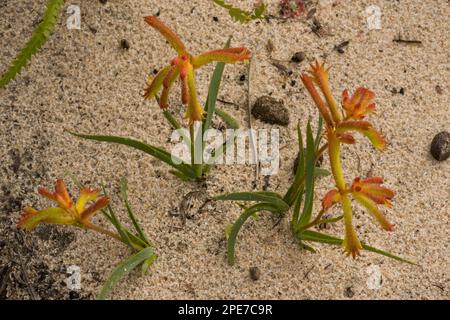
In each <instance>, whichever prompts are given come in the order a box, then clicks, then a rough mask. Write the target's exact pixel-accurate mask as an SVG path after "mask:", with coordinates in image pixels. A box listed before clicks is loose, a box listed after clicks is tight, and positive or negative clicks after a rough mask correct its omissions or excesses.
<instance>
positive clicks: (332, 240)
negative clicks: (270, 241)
mask: <svg viewBox="0 0 450 320" xmlns="http://www.w3.org/2000/svg"><path fill="white" fill-rule="evenodd" d="M298 237H299V238H300V240H305V241H313V242H320V243H327V244H333V245H338V246H340V245H342V242H343V241H344V240H342V239H339V238H336V237H333V236H330V235H327V234H324V233H320V232H317V231H312V230H305V231H303V232H301V233H300V234H298ZM361 245H362V247H363V249H365V250H367V251H370V252H374V253H378V254H380V255H383V256H385V257H388V258H391V259H394V260H397V261H400V262H405V263H409V264H412V265H417V263H414V262H411V261H409V260H406V259H404V258H401V257H399V256H396V255H394V254H392V253H390V252H387V251H383V250H380V249H377V248H374V247H371V246H368V245H366V244H364V243H361Z"/></svg>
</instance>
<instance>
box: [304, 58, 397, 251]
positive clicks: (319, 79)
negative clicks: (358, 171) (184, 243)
mask: <svg viewBox="0 0 450 320" xmlns="http://www.w3.org/2000/svg"><path fill="white" fill-rule="evenodd" d="M328 70H329V69H326V68H325V64H324V63H323V64H319V63H318V62H316V63H315V64H311V68H310V70H309V72H308V73H303V74H302V75H301V80H302V82H303V84H304V85H305V87H306V89H307V90H308V92H309V94H310V96H311V97H312V99H313V100H314V103H315V104H316V106H317V108H318V109H319V112H320V114H321V115H322V117H323V119H324V121H325V124H326V138H327V140H328V154H329V157H330V165H331V171H332V173H333V177H334V180H335V183H336V189H333V190H331V191H329V192H328V193H327V194H326V195H325V197H324V198H323V201H322V207H323V210H328V209H329V208H331V207H332V206H333V205H334V204H336V203H341V204H342V208H343V211H344V225H345V238H344V242H343V247H344V250H345V252H347V254H349V255H352V256H353V257H356V256H357V255H359V251H360V250H361V249H362V246H361V243H360V241H359V239H358V237H357V234H356V231H355V229H354V226H353V224H352V218H353V217H352V216H353V215H352V207H351V200H350V197H349V196H350V195H351V196H352V198H353V199H354V200H356V201H357V202H359V203H360V204H361V205H363V206H364V207H365V208H366V209H367V210H368V211H369V212H370V213H371V214H372V215H373V216H374V217H375V219H376V220H377V221H378V222H379V223H380V224H381V226H382V227H383V228H384V229H385V230H393V225H392V224H390V223H389V222H388V221H387V219H386V218H385V217H384V215H383V214H382V213H381V212H380V211H379V209H378V206H377V205H380V204H381V205H386V206H390V205H391V202H390V200H391V199H392V197H393V196H394V192H393V191H392V190H390V189H388V188H385V187H382V186H381V184H382V182H383V180H382V179H381V178H367V179H364V180H361V179H360V178H356V179H355V180H354V181H353V184H352V185H351V186H350V187H349V186H348V185H347V183H346V182H345V179H344V174H343V172H342V166H341V158H340V150H341V149H340V146H341V144H342V143H345V144H354V143H355V142H356V140H355V138H354V137H353V132H359V133H360V134H362V135H364V136H365V137H366V138H368V139H369V141H370V142H371V143H372V145H373V146H374V147H375V148H376V149H378V150H383V149H384V148H385V146H386V142H385V140H384V137H383V136H382V134H381V133H380V132H378V131H377V130H376V129H375V128H374V127H373V126H372V124H371V123H370V122H368V121H365V120H362V119H364V117H365V116H366V115H368V114H370V113H373V112H374V111H375V103H374V98H375V94H374V93H373V92H372V91H370V90H368V89H366V88H362V87H360V88H358V89H357V90H356V91H355V93H354V94H353V95H352V96H351V97H350V96H349V93H348V91H347V90H344V92H343V93H342V104H341V105H342V109H341V110H339V108H338V104H337V102H336V100H335V99H334V96H333V93H332V91H331V88H330V84H329V80H328V78H329V76H328ZM316 87H317V88H318V89H319V90H320V91H321V92H322V95H323V97H324V98H325V100H324V99H323V98H322V95H320V94H319V91H318V90H317V89H316Z"/></svg>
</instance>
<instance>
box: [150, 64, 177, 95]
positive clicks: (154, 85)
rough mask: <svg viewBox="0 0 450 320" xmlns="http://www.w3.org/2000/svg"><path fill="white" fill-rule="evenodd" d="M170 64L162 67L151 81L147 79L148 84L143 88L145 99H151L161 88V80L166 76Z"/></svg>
mask: <svg viewBox="0 0 450 320" xmlns="http://www.w3.org/2000/svg"><path fill="white" fill-rule="evenodd" d="M171 68H172V67H171V66H167V67H165V68H164V69H162V70H161V71H160V72H158V74H157V75H156V77H155V78H153V79H152V80H151V81H149V84H148V86H147V88H146V89H145V93H144V98H145V99H148V100H149V99H152V98H154V97H155V95H156V93H157V92H158V91H159V89H161V86H162V85H163V81H164V79H165V78H166V76H167V74H168V73H169V71H170V69H171Z"/></svg>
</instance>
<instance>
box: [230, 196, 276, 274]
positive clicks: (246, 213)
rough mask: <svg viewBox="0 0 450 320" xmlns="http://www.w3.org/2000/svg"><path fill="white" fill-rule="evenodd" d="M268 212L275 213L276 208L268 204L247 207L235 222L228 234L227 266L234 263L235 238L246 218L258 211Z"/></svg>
mask: <svg viewBox="0 0 450 320" xmlns="http://www.w3.org/2000/svg"><path fill="white" fill-rule="evenodd" d="M263 210H268V211H271V212H277V208H276V207H274V206H273V205H272V204H270V203H258V204H255V205H253V206H251V207H248V208H247V209H246V210H245V211H244V212H243V213H242V214H241V215H240V216H239V218H238V219H237V220H236V222H235V223H234V224H233V226H232V227H231V229H230V230H229V233H228V243H227V256H228V264H229V265H230V266H232V265H233V264H234V262H235V253H234V252H235V246H236V238H237V235H238V233H239V230H241V227H242V226H243V225H244V223H245V221H247V219H248V218H250V217H251V216H253V215H254V214H255V213H256V212H258V211H263Z"/></svg>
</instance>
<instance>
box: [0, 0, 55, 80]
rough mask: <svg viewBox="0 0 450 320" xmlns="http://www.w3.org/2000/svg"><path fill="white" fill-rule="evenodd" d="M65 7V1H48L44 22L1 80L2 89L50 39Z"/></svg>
mask: <svg viewBox="0 0 450 320" xmlns="http://www.w3.org/2000/svg"><path fill="white" fill-rule="evenodd" d="M63 5H64V0H48V2H47V8H46V10H45V13H44V16H43V17H42V21H41V22H40V23H39V25H38V26H37V28H36V29H35V30H34V31H33V34H32V36H31V38H30V39H29V40H28V42H27V44H26V45H25V47H24V48H23V49H22V51H21V52H20V53H19V54H18V55H17V57H16V58H15V59H14V61H13V62H12V63H11V65H10V67H9V68H8V70H7V71H6V73H5V74H3V76H2V77H1V79H0V88H1V87H4V86H6V85H7V84H8V83H9V82H10V81H11V80H12V79H14V77H15V76H16V75H17V74H19V73H20V70H22V68H23V67H24V66H25V65H26V64H27V62H28V61H29V60H30V59H31V57H32V56H33V55H34V54H35V53H36V52H37V51H38V50H39V48H41V47H42V46H43V45H44V43H45V42H46V41H47V39H48V38H49V37H50V34H51V33H52V31H53V29H54V27H55V25H56V22H57V17H58V15H59V13H60V11H61V9H62V7H63Z"/></svg>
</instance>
